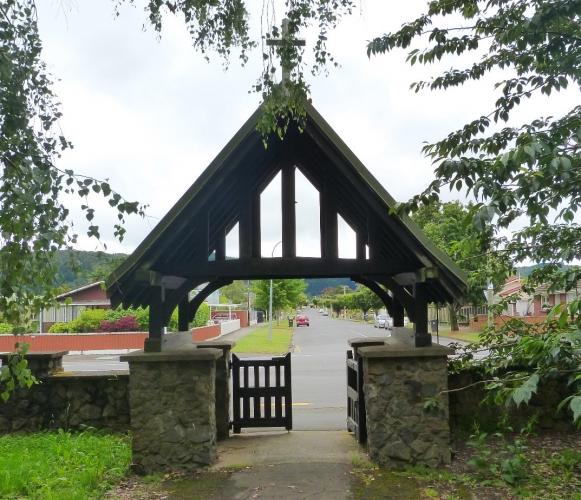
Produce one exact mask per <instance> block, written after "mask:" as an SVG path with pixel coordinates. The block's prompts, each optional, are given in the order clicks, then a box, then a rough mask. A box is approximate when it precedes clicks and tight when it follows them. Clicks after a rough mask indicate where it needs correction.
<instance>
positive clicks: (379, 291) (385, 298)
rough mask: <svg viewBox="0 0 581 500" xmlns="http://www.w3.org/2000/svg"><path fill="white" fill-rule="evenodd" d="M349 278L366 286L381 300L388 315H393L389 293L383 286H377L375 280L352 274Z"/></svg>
mask: <svg viewBox="0 0 581 500" xmlns="http://www.w3.org/2000/svg"><path fill="white" fill-rule="evenodd" d="M351 279H352V280H353V281H356V282H357V283H361V284H362V285H364V286H366V287H367V288H369V289H370V290H371V291H372V292H373V293H374V294H375V295H377V296H378V297H379V298H380V299H381V301H382V302H383V305H384V306H385V308H386V309H387V312H388V313H389V315H390V316H391V317H393V299H392V298H391V297H390V296H389V294H388V293H387V291H386V290H385V289H384V288H382V287H381V286H379V285H378V284H377V283H376V282H375V281H372V280H369V279H367V278H364V277H362V276H353V277H352V278H351Z"/></svg>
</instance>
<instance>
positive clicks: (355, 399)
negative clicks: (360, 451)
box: [347, 350, 367, 444]
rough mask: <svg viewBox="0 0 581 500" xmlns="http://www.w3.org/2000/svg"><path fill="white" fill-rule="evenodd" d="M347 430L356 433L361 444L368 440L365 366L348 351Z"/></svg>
mask: <svg viewBox="0 0 581 500" xmlns="http://www.w3.org/2000/svg"><path fill="white" fill-rule="evenodd" d="M347 430H348V431H350V432H353V433H354V434H355V438H356V439H357V441H358V442H359V443H361V444H364V443H366V442H367V421H366V415H365V397H364V395H363V366H362V364H361V361H360V360H359V359H353V352H352V351H350V350H349V351H347Z"/></svg>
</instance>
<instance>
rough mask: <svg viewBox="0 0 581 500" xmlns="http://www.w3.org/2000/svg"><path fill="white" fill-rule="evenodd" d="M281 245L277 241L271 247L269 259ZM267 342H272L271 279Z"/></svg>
mask: <svg viewBox="0 0 581 500" xmlns="http://www.w3.org/2000/svg"><path fill="white" fill-rule="evenodd" d="M281 243H282V240H281V241H277V242H276V243H275V245H274V246H273V247H272V252H270V257H271V258H274V251H275V249H276V247H277V246H278V245H280V244H281ZM268 340H269V341H270V342H272V278H271V279H270V294H269V297H268Z"/></svg>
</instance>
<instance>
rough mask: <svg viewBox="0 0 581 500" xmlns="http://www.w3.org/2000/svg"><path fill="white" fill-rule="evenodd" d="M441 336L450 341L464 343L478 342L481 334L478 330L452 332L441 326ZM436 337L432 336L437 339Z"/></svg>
mask: <svg viewBox="0 0 581 500" xmlns="http://www.w3.org/2000/svg"><path fill="white" fill-rule="evenodd" d="M440 335H441V336H442V337H447V338H449V339H455V340H462V341H464V342H478V340H479V335H480V332H479V331H477V330H460V331H459V332H451V331H450V330H449V329H448V328H443V327H441V326H440ZM435 336H436V335H435V334H434V335H432V337H435Z"/></svg>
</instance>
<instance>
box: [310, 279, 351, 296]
mask: <svg viewBox="0 0 581 500" xmlns="http://www.w3.org/2000/svg"><path fill="white" fill-rule="evenodd" d="M306 282H307V295H308V296H309V297H314V296H315V295H321V293H322V292H323V290H324V289H325V288H331V287H336V286H344V285H347V286H348V287H349V288H351V289H352V290H355V288H357V283H355V282H354V281H351V280H350V279H349V278H319V279H308V280H306Z"/></svg>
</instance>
